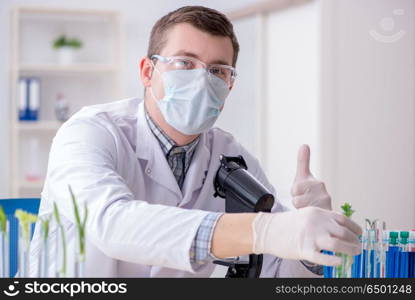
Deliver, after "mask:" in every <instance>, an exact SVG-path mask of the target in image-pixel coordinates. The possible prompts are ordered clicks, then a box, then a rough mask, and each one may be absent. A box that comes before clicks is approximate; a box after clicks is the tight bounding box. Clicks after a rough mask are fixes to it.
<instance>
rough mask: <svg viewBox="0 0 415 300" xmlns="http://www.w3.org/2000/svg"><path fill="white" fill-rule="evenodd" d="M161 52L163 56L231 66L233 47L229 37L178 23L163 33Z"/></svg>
mask: <svg viewBox="0 0 415 300" xmlns="http://www.w3.org/2000/svg"><path fill="white" fill-rule="evenodd" d="M164 38H165V43H164V47H163V49H162V51H161V54H162V55H165V56H175V55H180V56H191V57H194V58H197V59H200V60H202V61H204V62H205V63H209V64H224V65H232V59H233V47H232V42H231V40H230V38H229V37H225V36H216V35H212V34H210V33H207V32H204V31H202V30H200V29H197V28H196V27H194V26H193V25H191V24H187V23H180V24H177V25H175V26H173V27H172V28H170V29H169V30H168V31H167V32H166V33H165V37H164Z"/></svg>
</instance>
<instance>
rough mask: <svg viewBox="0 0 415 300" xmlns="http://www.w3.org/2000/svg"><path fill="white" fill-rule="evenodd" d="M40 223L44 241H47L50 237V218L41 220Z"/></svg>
mask: <svg viewBox="0 0 415 300" xmlns="http://www.w3.org/2000/svg"><path fill="white" fill-rule="evenodd" d="M40 223H41V226H42V234H43V240H44V241H46V240H47V239H48V236H49V225H50V216H47V217H43V218H40Z"/></svg>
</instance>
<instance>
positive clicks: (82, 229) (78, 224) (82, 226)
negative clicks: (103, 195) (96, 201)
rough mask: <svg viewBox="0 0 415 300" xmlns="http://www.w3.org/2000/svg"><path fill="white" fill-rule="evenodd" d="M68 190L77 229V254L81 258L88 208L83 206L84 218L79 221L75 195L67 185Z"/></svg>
mask: <svg viewBox="0 0 415 300" xmlns="http://www.w3.org/2000/svg"><path fill="white" fill-rule="evenodd" d="M68 188H69V192H70V194H71V198H72V203H73V207H74V214H75V222H76V227H77V229H78V238H79V240H78V242H79V254H80V255H81V256H84V255H85V225H86V220H87V218H88V208H87V206H86V204H85V206H84V218H83V220H81V216H80V214H79V209H78V204H77V202H76V198H75V195H74V193H73V191H72V188H71V186H70V185H68Z"/></svg>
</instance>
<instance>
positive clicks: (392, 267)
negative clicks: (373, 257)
mask: <svg viewBox="0 0 415 300" xmlns="http://www.w3.org/2000/svg"><path fill="white" fill-rule="evenodd" d="M398 236H399V234H398V232H396V231H391V232H389V247H388V251H387V252H386V277H387V278H396V277H397V274H396V271H397V269H398V268H397V264H398V263H399V260H398V257H399V256H398V255H397V254H398V253H399V246H398Z"/></svg>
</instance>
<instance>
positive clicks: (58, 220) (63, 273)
mask: <svg viewBox="0 0 415 300" xmlns="http://www.w3.org/2000/svg"><path fill="white" fill-rule="evenodd" d="M53 214H54V216H55V219H56V223H57V224H58V227H59V230H60V231H61V236H62V251H63V255H62V269H61V270H60V273H61V274H60V275H61V276H65V275H66V237H65V228H63V225H62V222H61V218H60V215H59V210H58V206H57V205H56V202H53Z"/></svg>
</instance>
